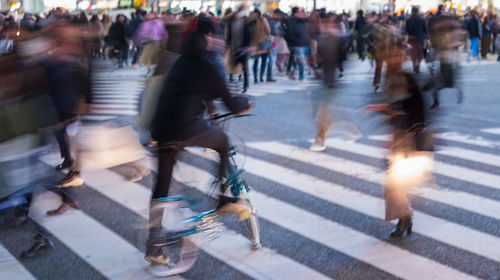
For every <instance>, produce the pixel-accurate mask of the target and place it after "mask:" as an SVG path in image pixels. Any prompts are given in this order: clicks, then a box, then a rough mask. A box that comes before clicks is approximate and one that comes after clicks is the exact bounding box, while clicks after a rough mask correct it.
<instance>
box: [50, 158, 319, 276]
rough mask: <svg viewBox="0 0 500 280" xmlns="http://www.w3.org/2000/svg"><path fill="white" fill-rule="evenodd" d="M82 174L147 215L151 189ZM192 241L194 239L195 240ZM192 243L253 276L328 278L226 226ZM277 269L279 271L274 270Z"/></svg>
mask: <svg viewBox="0 0 500 280" xmlns="http://www.w3.org/2000/svg"><path fill="white" fill-rule="evenodd" d="M42 161H44V162H46V163H48V164H52V165H53V164H55V163H56V162H57V156H44V157H42ZM83 177H84V179H85V184H86V185H87V186H89V187H91V188H93V189H94V190H96V191H98V192H99V193H101V194H102V195H104V196H106V197H108V198H109V199H111V200H113V201H116V202H117V203H119V204H120V205H122V206H124V207H126V208H128V209H130V210H132V211H134V212H135V213H137V214H139V215H140V216H142V217H144V218H145V219H148V218H149V217H148V215H149V210H148V205H149V201H150V197H151V192H150V191H149V190H148V189H146V188H145V187H143V186H140V185H139V184H136V183H131V182H128V181H125V180H124V179H123V177H122V176H120V175H118V174H116V173H114V172H112V171H109V170H98V171H88V172H84V173H83ZM117 185H119V188H117ZM193 241H195V242H196V240H193ZM196 243H197V245H199V246H200V247H201V248H202V249H203V250H204V251H205V252H207V253H208V254H210V255H212V256H213V257H215V258H217V259H219V260H221V261H223V262H225V263H227V264H228V265H230V266H232V267H234V268H236V269H238V270H240V271H242V272H243V273H245V274H247V275H250V276H252V277H254V278H257V279H304V278H307V277H313V278H311V279H328V278H327V277H326V276H324V275H322V274H320V273H318V272H316V271H314V270H312V269H310V268H308V267H306V266H304V265H302V264H300V263H297V262H295V261H293V260H291V259H289V258H288V257H286V256H282V255H280V254H278V253H276V252H274V251H272V250H271V249H269V248H265V247H264V248H261V249H259V250H258V251H256V252H254V251H251V249H250V242H249V240H248V239H247V238H245V237H243V236H242V235H241V234H237V233H236V232H234V231H231V230H228V229H226V230H225V231H224V232H223V233H222V235H221V236H220V237H219V238H218V239H217V240H216V241H212V242H211V244H206V242H201V243H200V242H196ZM279 268H281V270H279V271H278V269H279ZM278 272H279V273H278Z"/></svg>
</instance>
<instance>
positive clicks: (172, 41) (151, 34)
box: [0, 6, 500, 263]
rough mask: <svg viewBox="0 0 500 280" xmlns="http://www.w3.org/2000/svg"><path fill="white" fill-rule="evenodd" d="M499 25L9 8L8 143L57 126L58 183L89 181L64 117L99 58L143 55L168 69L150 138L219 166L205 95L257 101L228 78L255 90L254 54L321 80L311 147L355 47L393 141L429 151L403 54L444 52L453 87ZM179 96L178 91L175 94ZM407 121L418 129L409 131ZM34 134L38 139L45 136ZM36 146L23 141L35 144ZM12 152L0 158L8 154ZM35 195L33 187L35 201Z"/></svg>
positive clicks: (70, 118) (403, 207)
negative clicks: (381, 100)
mask: <svg viewBox="0 0 500 280" xmlns="http://www.w3.org/2000/svg"><path fill="white" fill-rule="evenodd" d="M498 30H499V27H498V22H497V18H496V16H494V15H480V14H479V13H478V12H476V11H470V12H468V13H467V14H465V15H464V16H458V15H457V14H456V12H455V10H453V9H450V10H445V9H444V7H443V6H439V8H438V9H437V11H436V12H427V13H425V14H421V13H420V11H419V10H418V8H414V9H412V11H411V13H402V14H400V15H394V14H391V13H389V12H383V13H374V12H371V13H367V14H365V13H364V12H363V11H358V12H357V14H356V17H352V16H351V15H350V14H349V13H341V14H337V13H333V12H328V11H326V10H324V9H318V10H315V11H312V12H307V11H305V10H304V9H301V8H298V7H294V8H292V10H291V13H290V14H286V13H284V12H282V11H281V10H279V9H277V10H274V11H273V12H271V13H262V12H261V11H260V10H259V9H255V10H252V11H248V10H247V7H245V6H241V7H239V8H237V9H235V10H231V9H228V10H226V11H224V12H223V13H222V11H219V12H218V14H217V15H215V14H213V13H211V12H205V13H199V14H196V13H194V12H192V11H187V10H185V11H183V12H181V13H178V14H174V13H170V12H163V13H161V14H157V13H147V12H146V11H144V10H141V9H139V10H137V11H135V12H134V13H132V14H131V15H130V18H129V17H127V16H125V15H123V14H119V15H117V16H116V17H115V18H114V20H113V19H112V18H111V17H109V16H108V15H102V16H101V17H100V16H98V15H96V14H93V15H90V16H89V15H87V14H85V13H84V12H82V13H80V14H77V15H74V14H70V13H68V12H65V11H63V10H61V9H54V10H52V11H50V12H49V13H48V14H46V15H41V16H39V15H30V14H25V15H24V16H23V17H22V18H20V19H16V18H15V17H14V16H12V15H10V14H8V13H2V14H1V15H0V105H1V107H2V108H1V109H0V149H4V150H7V149H11V148H12V147H13V146H12V143H14V142H15V141H19V139H20V138H19V137H24V136H26V135H30V137H34V138H36V139H38V138H46V137H48V136H50V135H55V138H56V139H57V142H58V144H59V150H60V153H61V158H62V159H63V161H62V163H61V164H60V165H58V166H57V167H56V169H57V170H62V169H69V170H70V172H69V173H68V174H67V176H66V177H65V178H64V179H63V180H62V181H60V182H57V183H56V184H55V186H56V187H57V188H56V189H55V191H57V190H58V189H63V188H67V187H78V186H81V185H83V179H82V177H81V176H80V171H81V170H80V169H81V164H78V159H74V156H73V155H72V153H71V151H72V149H71V146H70V143H69V142H70V140H69V139H70V138H69V137H68V129H67V127H68V125H70V124H71V123H73V122H74V121H75V119H76V117H77V115H78V114H84V113H88V104H89V103H91V101H92V85H91V84H92V81H91V78H90V77H91V72H92V65H93V60H94V59H111V60H113V61H114V63H115V65H116V67H120V68H121V67H128V66H130V67H133V66H136V65H144V66H146V67H147V70H148V74H147V76H148V77H152V78H154V77H160V78H161V79H160V86H158V87H159V88H160V90H157V91H158V93H156V94H152V93H151V94H150V93H149V92H148V93H147V94H149V95H158V96H157V97H156V98H155V97H154V96H147V97H146V99H149V100H150V101H147V100H146V103H148V102H149V103H148V104H146V106H145V107H143V108H149V109H150V110H152V111H154V112H149V113H148V112H146V113H147V114H149V121H148V120H146V122H147V124H146V125H145V127H147V128H148V129H150V130H151V132H152V137H153V139H154V140H156V141H160V142H163V143H164V142H168V141H171V140H178V137H181V138H182V139H183V140H186V141H188V140H189V141H191V142H189V143H191V144H196V145H205V146H206V147H208V148H212V149H215V150H217V151H219V152H220V153H221V173H223V172H224V170H225V168H224V167H225V165H226V164H227V160H226V159H224V156H222V155H223V154H224V153H225V152H227V150H228V143H227V138H226V137H225V135H224V133H221V132H220V131H219V130H218V129H215V128H212V127H209V126H208V125H207V124H206V123H205V122H204V121H200V120H199V118H200V117H199V116H200V115H201V114H202V113H203V110H204V108H205V106H203V105H200V104H205V105H206V106H207V107H208V110H209V112H210V113H214V112H215V111H216V109H215V108H214V106H213V104H212V103H211V100H213V99H215V98H222V99H223V101H224V102H225V103H226V105H227V107H228V108H229V109H230V110H231V111H233V112H234V113H239V112H242V111H244V110H247V109H248V107H249V104H248V100H247V99H245V98H244V97H243V96H240V98H233V97H231V96H230V95H229V92H228V90H227V87H226V86H225V82H227V81H229V82H231V81H234V79H238V81H239V80H240V79H242V80H243V82H242V83H243V90H242V91H243V92H246V91H247V90H248V89H249V87H250V80H251V78H250V73H249V71H250V69H249V63H250V62H251V63H253V64H252V69H251V70H252V74H253V82H254V83H255V84H257V83H263V82H264V83H266V82H269V83H271V82H275V81H276V79H275V75H274V73H273V71H278V72H281V73H284V74H286V75H287V76H288V77H289V78H290V79H292V80H296V79H298V80H299V82H300V81H303V80H305V79H306V78H307V76H308V75H310V76H311V78H313V79H322V80H323V90H322V91H321V93H320V95H321V97H320V99H321V102H320V103H321V104H320V106H318V108H317V123H318V131H317V136H316V141H315V143H314V144H313V145H312V146H311V150H313V151H322V150H324V149H325V143H324V141H325V137H326V133H327V130H328V127H329V125H330V121H331V120H330V117H329V116H328V109H327V105H328V103H329V102H330V101H329V100H330V96H331V95H332V93H333V92H334V88H335V85H336V82H335V81H336V79H339V78H342V77H343V75H344V61H345V60H347V58H348V56H349V55H351V54H357V56H358V58H359V59H361V60H365V59H368V60H369V61H370V63H371V65H373V67H374V68H375V74H374V79H373V87H374V90H375V91H377V92H383V93H385V98H386V99H385V101H386V102H387V104H384V106H378V107H374V108H375V109H376V110H378V111H382V112H383V113H384V114H386V115H387V116H389V117H390V118H391V124H393V125H394V127H395V131H396V132H395V133H394V137H395V139H394V143H395V144H394V146H393V150H394V151H399V150H406V149H411V150H428V148H427V147H424V146H426V144H425V143H422V141H424V140H422V139H424V138H425V137H424V136H422V135H423V134H424V132H425V128H426V123H427V120H426V117H425V109H424V102H423V97H422V94H421V90H420V89H419V87H418V85H417V83H416V80H415V78H414V76H412V75H410V74H409V73H407V72H405V71H403V64H404V63H405V62H406V61H407V60H408V57H410V60H411V61H412V63H413V71H414V72H415V74H418V73H419V72H420V64H421V62H422V61H423V60H424V59H426V60H435V61H438V62H439V63H440V70H439V73H440V74H441V75H442V76H443V77H444V79H443V82H442V85H441V87H453V86H454V83H453V81H454V75H455V74H454V71H455V69H456V65H457V63H458V60H457V59H458V57H459V56H458V53H459V49H460V47H462V46H463V45H466V48H467V49H468V50H469V55H468V60H469V59H470V58H473V57H476V58H477V59H478V60H480V59H481V58H484V57H486V56H487V54H488V53H490V52H491V53H495V52H497V51H498V52H499V54H500V48H498V46H497V44H496V42H497V40H498V39H500V38H498V37H497V34H498ZM467 37H468V38H469V41H470V42H469V43H468V44H466V43H465V41H466V38H467ZM179 57H180V58H179ZM193 57H194V58H193ZM199 58H203V59H204V60H203V61H201V60H200V59H199ZM499 59H500V55H499ZM208 62H210V63H208ZM155 65H156V67H154V66H155ZM384 69H385V71H384ZM203 71H204V72H203ZM235 76H236V78H235ZM149 86H150V85H148V87H149ZM432 87H434V88H437V87H438V86H436V85H434V86H432ZM166 91H168V92H170V95H168V96H167V94H165V92H166ZM175 94H177V95H178V96H174V97H175V98H174V97H173V95H175ZM186 95H189V96H188V97H186ZM179 96H180V97H179ZM176 98H177V99H176ZM434 99H435V102H434V104H433V106H437V104H438V100H437V93H435V98H434ZM151 100H152V101H151ZM193 100H194V101H193ZM175 102H179V104H177V103H175ZM190 102H191V103H190ZM202 102H203V103H202ZM151 104H153V105H151ZM186 104H187V105H186ZM188 105H189V106H191V107H189V106H188ZM182 106H187V107H186V108H184V107H182ZM153 107H154V108H153ZM182 109H185V111H182ZM401 112H403V113H401ZM193 123H194V125H193ZM187 128H189V129H188V130H186V129H187ZM401 131H404V132H407V134H410V135H412V136H411V137H402V136H401V135H402V134H404V133H403V132H401ZM200 135H202V136H203V135H204V137H200ZM400 139H410V140H409V141H410V142H411V144H408V143H407V142H405V143H404V144H401V141H399V140H400ZM13 141H14V142H13ZM15 143H17V144H16V145H18V144H19V145H21V144H20V142H15ZM23 143H24V142H23ZM30 143H37V144H33V145H35V146H37V145H43V143H44V141H43V140H40V139H38V140H37V141H31V142H30ZM160 144H161V143H160ZM33 145H31V146H29V147H25V146H22V148H23V149H28V148H29V149H32V148H33ZM409 146H411V148H408V147H409ZM16 147H17V148H18V149H21V148H19V147H20V146H16ZM402 147H403V148H402ZM19 154H20V153H19ZM5 155H7V153H4V154H3V155H2V156H4V157H5V161H7V157H6V156H5ZM175 155H176V152H172V151H168V152H163V153H160V154H159V160H160V167H159V179H158V182H157V186H156V187H155V189H154V195H153V197H156V198H157V197H163V196H166V195H168V189H169V181H170V177H171V172H172V168H173V164H174V163H175ZM140 173H143V171H140ZM4 174H5V172H4ZM0 175H1V174H0ZM0 179H2V178H0ZM131 180H132V179H131ZM133 180H137V176H134V178H133ZM3 186H6V187H3V189H4V191H3V192H1V193H0V197H4V198H9V197H11V196H12V194H13V193H16V192H17V191H19V190H20V188H21V187H25V186H19V187H18V188H17V187H16V188H13V187H12V185H9V184H7V183H5V184H4V185H3ZM49 189H53V188H49ZM400 191H401V189H398V188H394V189H392V188H388V192H387V199H388V201H389V203H388V212H389V213H388V214H387V219H388V220H392V219H396V218H398V219H400V223H398V226H397V227H396V229H395V231H394V232H393V236H401V235H402V234H403V233H404V232H405V231H408V229H409V231H410V232H411V209H410V205H409V202H408V201H407V200H405V201H406V202H405V203H401V200H400V198H401V197H404V196H405V193H404V191H403V194H401V193H400ZM61 195H62V196H63V204H62V205H61V206H60V207H59V208H58V209H55V210H54V211H51V212H50V213H49V215H57V214H62V213H64V212H65V211H66V210H67V209H68V208H69V207H78V205H77V203H76V201H74V200H73V199H72V198H71V196H70V195H69V194H68V193H65V192H63V193H61ZM391 196H393V197H396V200H392V199H391V198H390V197H391ZM29 200H30V198H29V196H27V201H28V205H29ZM391 201H392V202H394V205H391V203H390V202H391ZM22 206H23V207H24V208H25V207H26V205H25V204H23V205H22ZM24 208H23V209H24ZM26 215H27V211H26V210H23V211H21V212H16V214H15V219H13V220H11V221H9V223H10V224H11V225H18V224H21V223H23V221H24V220H25V219H26ZM147 254H152V255H149V257H150V259H151V260H160V261H159V262H160V263H162V261H165V259H162V256H158V255H155V254H158V252H147Z"/></svg>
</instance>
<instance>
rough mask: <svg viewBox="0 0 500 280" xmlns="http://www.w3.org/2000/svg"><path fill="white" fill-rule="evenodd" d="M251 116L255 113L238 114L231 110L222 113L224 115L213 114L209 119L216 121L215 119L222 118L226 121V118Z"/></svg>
mask: <svg viewBox="0 0 500 280" xmlns="http://www.w3.org/2000/svg"><path fill="white" fill-rule="evenodd" d="M249 116H253V114H243V115H238V114H235V113H232V112H229V113H225V114H222V115H215V116H212V117H210V118H208V120H209V121H215V120H220V119H222V121H225V120H229V119H236V118H243V117H249Z"/></svg>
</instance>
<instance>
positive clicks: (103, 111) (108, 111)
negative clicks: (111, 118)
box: [92, 109, 137, 116]
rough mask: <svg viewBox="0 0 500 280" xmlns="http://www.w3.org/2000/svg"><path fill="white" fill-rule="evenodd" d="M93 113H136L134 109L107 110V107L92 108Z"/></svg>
mask: <svg viewBox="0 0 500 280" xmlns="http://www.w3.org/2000/svg"><path fill="white" fill-rule="evenodd" d="M92 113H94V114H108V115H130V116H135V115H137V111H136V110H107V109H92Z"/></svg>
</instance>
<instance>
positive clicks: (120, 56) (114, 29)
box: [107, 14, 128, 68]
mask: <svg viewBox="0 0 500 280" xmlns="http://www.w3.org/2000/svg"><path fill="white" fill-rule="evenodd" d="M126 28H127V26H126V24H125V16H123V15H122V14H119V15H117V16H116V20H115V22H114V23H113V24H112V25H111V27H110V28H109V33H108V38H107V40H108V42H107V44H108V45H109V46H110V47H111V50H110V51H109V57H110V58H113V59H115V60H116V62H117V65H118V67H119V68H122V67H123V66H124V64H125V63H126V62H127V59H128V42H127V38H126V37H125V31H126Z"/></svg>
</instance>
